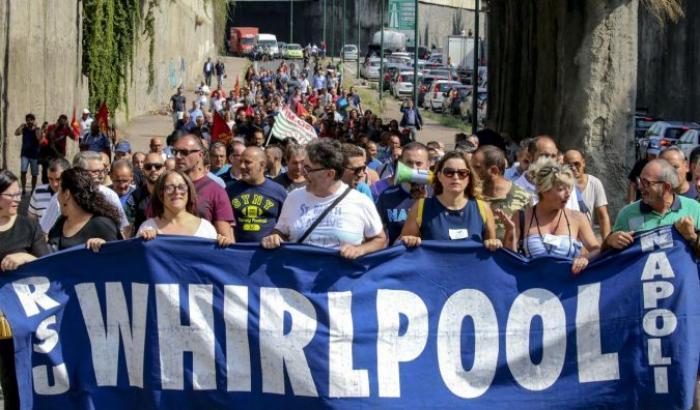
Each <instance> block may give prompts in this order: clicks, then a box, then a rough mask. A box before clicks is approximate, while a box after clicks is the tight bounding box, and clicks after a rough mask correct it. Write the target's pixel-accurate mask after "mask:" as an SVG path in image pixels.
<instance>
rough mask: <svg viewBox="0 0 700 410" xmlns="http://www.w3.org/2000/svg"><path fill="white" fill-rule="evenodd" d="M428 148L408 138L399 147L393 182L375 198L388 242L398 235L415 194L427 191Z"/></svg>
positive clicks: (430, 176) (430, 175) (420, 195)
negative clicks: (404, 143) (406, 141)
mask: <svg viewBox="0 0 700 410" xmlns="http://www.w3.org/2000/svg"><path fill="white" fill-rule="evenodd" d="M429 168H430V160H429V159H428V148H427V147H426V146H425V145H423V144H421V143H420V142H411V143H409V144H407V145H405V146H404V147H403V151H402V152H401V157H400V158H399V160H398V161H397V166H396V173H395V175H394V185H393V186H391V187H389V188H387V189H386V190H384V191H383V192H382V193H381V194H380V195H379V197H378V198H377V201H376V203H377V210H378V211H379V216H380V217H381V218H382V222H383V223H384V229H385V230H386V232H387V237H388V238H389V244H390V245H391V244H393V243H394V241H395V240H396V239H397V238H398V237H399V236H400V234H401V229H403V225H404V223H405V222H406V218H407V217H408V210H409V209H410V208H411V206H412V205H413V204H414V203H415V202H416V200H417V199H419V198H426V197H428V196H429V195H430V194H431V191H432V189H431V188H430V186H429V185H430V184H432V181H433V173H432V172H430V170H429Z"/></svg>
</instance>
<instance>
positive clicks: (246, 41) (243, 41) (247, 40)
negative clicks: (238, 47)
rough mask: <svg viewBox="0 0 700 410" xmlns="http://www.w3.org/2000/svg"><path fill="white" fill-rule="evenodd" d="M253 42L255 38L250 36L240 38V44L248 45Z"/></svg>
mask: <svg viewBox="0 0 700 410" xmlns="http://www.w3.org/2000/svg"><path fill="white" fill-rule="evenodd" d="M254 42H255V39H253V38H252V37H243V38H242V39H241V44H243V45H246V46H249V45H251V44H253V43H254Z"/></svg>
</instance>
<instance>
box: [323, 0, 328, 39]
mask: <svg viewBox="0 0 700 410" xmlns="http://www.w3.org/2000/svg"><path fill="white" fill-rule="evenodd" d="M323 44H325V45H326V47H328V43H327V42H326V0H323Z"/></svg>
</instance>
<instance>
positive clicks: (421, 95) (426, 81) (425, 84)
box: [418, 74, 447, 107]
mask: <svg viewBox="0 0 700 410" xmlns="http://www.w3.org/2000/svg"><path fill="white" fill-rule="evenodd" d="M439 80H447V77H440V76H434V75H425V74H424V75H423V77H422V78H421V80H420V86H419V88H418V106H419V107H423V106H424V104H425V95H426V94H427V92H428V90H429V89H430V84H431V83H432V82H433V81H439Z"/></svg>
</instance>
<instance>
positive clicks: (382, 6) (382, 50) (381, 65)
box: [379, 0, 386, 101]
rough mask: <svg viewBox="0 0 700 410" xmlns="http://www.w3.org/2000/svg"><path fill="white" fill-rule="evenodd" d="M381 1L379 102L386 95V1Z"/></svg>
mask: <svg viewBox="0 0 700 410" xmlns="http://www.w3.org/2000/svg"><path fill="white" fill-rule="evenodd" d="M379 1H381V3H382V4H381V8H380V12H379V16H380V17H379V20H380V21H381V28H380V29H379V30H380V32H381V33H382V34H380V36H379V101H381V100H382V94H384V3H386V0H379Z"/></svg>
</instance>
